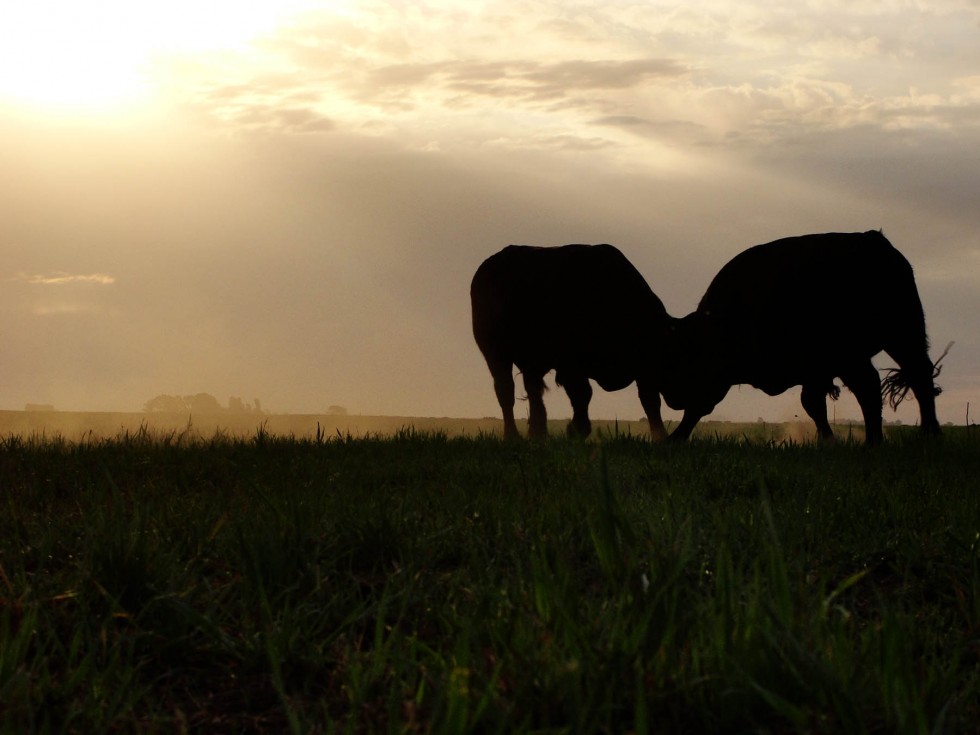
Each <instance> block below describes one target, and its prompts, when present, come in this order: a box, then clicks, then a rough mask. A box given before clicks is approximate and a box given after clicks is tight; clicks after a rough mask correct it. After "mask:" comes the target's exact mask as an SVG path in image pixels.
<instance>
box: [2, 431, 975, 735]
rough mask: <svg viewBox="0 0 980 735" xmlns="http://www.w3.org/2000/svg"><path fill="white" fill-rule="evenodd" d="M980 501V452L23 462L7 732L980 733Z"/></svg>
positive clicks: (720, 442)
mask: <svg viewBox="0 0 980 735" xmlns="http://www.w3.org/2000/svg"><path fill="white" fill-rule="evenodd" d="M739 437H742V438H739ZM978 478H980V434H977V433H974V432H973V431H972V430H968V429H966V428H960V429H949V430H947V432H946V434H945V436H944V438H943V439H942V440H941V441H923V440H922V439H920V438H919V437H918V435H917V434H916V433H915V432H914V431H912V430H893V431H892V432H891V434H890V435H889V440H888V441H887V442H886V445H885V446H882V447H880V448H877V449H874V450H868V449H866V448H865V447H863V446H861V445H858V444H850V443H847V442H843V443H841V444H839V445H837V446H833V447H820V446H812V445H808V444H802V445H801V444H794V443H792V442H789V441H784V440H779V439H776V438H774V437H773V436H766V435H764V434H763V435H760V436H759V437H757V438H755V439H751V438H745V436H744V432H743V434H737V433H736V434H734V435H733V437H732V438H711V437H705V438H702V439H701V440H700V441H695V442H693V443H691V444H689V445H684V446H653V445H650V444H649V443H648V442H646V441H645V440H644V439H642V438H636V437H635V436H629V435H627V434H625V433H623V432H620V434H619V435H618V436H615V435H612V434H609V433H606V434H605V435H604V436H603V437H601V438H600V439H599V440H598V441H592V442H574V441H568V440H565V439H563V438H562V439H554V440H551V441H548V442H544V443H538V444H534V443H527V442H519V443H505V442H502V441H499V440H497V439H494V438H490V437H485V436H482V437H481V436H467V437H458V438H457V437H449V436H447V435H445V434H438V433H435V434H433V433H420V432H416V431H413V430H403V431H396V432H395V433H393V434H391V435H390V436H385V437H371V436H368V437H360V438H358V437H354V436H347V435H338V434H336V433H333V434H331V435H325V434H324V432H322V431H321V432H320V433H319V434H316V433H314V434H312V435H309V436H298V437H297V436H293V437H289V436H279V435H276V434H272V433H269V432H267V431H264V430H258V431H256V432H254V433H253V434H252V435H251V436H247V437H230V436H221V435H218V436H215V437H212V438H200V437H191V436H189V435H187V434H185V433H181V432H177V431H172V432H169V433H168V432H162V433H154V432H151V431H149V430H145V429H144V430H136V431H133V432H128V433H122V434H120V435H118V436H115V437H112V438H96V437H94V436H90V437H89V438H88V439H87V440H82V441H65V440H60V439H58V438H56V437H54V438H51V437H49V438H41V437H38V436H36V435H35V436H33V437H32V436H23V435H13V434H9V435H7V438H6V439H4V440H0V493H2V495H0V498H2V503H3V509H2V512H0V727H2V729H3V731H4V732H80V733H81V732H106V731H112V732H137V731H138V732H167V733H169V732H180V731H185V730H186V731H198V732H283V731H287V732H288V731H292V732H297V733H299V732H358V733H359V732H514V731H545V732H577V733H578V732H581V733H596V732H610V733H622V732H629V731H633V732H640V733H642V732H718V733H731V732H771V733H792V732H800V733H806V732H813V733H825V732H854V733H861V732H868V733H874V732H889V733H891V732H897V733H905V732H908V733H932V732H948V733H974V732H977V731H978V725H977V723H978V722H980V492H978V489H980V487H978V484H980V479H978Z"/></svg>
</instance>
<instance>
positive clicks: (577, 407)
mask: <svg viewBox="0 0 980 735" xmlns="http://www.w3.org/2000/svg"><path fill="white" fill-rule="evenodd" d="M556 381H557V377H556ZM561 381H562V382H561V385H562V387H563V388H564V389H565V393H566V394H567V395H568V400H570V401H571V402H572V420H571V421H570V422H569V423H568V429H567V431H568V435H569V436H581V437H583V438H584V437H587V436H588V435H589V434H591V433H592V422H591V421H590V420H589V402H590V401H591V400H592V384H591V383H590V382H589V379H588V378H571V379H570V378H568V376H566V375H562V377H561Z"/></svg>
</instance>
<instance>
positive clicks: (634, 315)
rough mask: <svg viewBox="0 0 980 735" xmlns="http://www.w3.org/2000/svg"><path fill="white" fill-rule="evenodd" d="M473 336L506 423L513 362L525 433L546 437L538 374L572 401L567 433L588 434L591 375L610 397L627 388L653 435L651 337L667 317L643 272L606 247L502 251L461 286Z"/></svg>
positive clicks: (510, 428) (659, 434) (507, 425)
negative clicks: (525, 408) (524, 406)
mask: <svg viewBox="0 0 980 735" xmlns="http://www.w3.org/2000/svg"><path fill="white" fill-rule="evenodd" d="M470 299H471V302H472V307H473V336H474V337H475V338H476V343H477V345H478V346H479V348H480V351H481V352H482V353H483V356H484V358H486V361H487V366H488V367H489V368H490V374H491V375H492V376H493V386H494V391H495V392H496V394H497V401H498V403H499V404H500V409H501V411H502V412H503V417H504V436H505V437H507V438H512V437H516V436H518V432H517V425H516V424H515V423H514V374H513V366H514V365H516V366H517V368H518V369H519V370H520V372H521V374H522V375H523V378H524V389H525V391H526V392H527V400H528V403H529V417H528V435H529V436H531V437H543V436H545V435H547V433H548V429H547V423H546V422H547V414H546V412H545V406H544V400H543V398H542V396H543V393H544V391H545V382H544V377H545V375H546V374H547V373H548V372H549V371H550V370H552V369H554V370H555V382H556V383H557V384H558V385H559V386H561V387H563V388H564V389H565V393H566V394H567V395H568V397H569V399H570V400H571V403H572V410H573V416H572V420H571V423H570V424H569V425H568V433H569V434H578V435H581V436H588V434H589V433H590V432H591V430H592V424H591V422H590V421H589V401H590V400H591V399H592V386H591V384H590V383H589V379H590V378H591V379H592V380H594V381H595V382H596V383H598V384H599V385H600V386H601V387H602V389H603V390H606V391H614V390H620V389H622V388H625V387H627V386H628V385H630V383H633V382H636V385H637V390H638V392H639V396H640V403H641V404H642V405H643V410H644V411H645V412H646V415H647V420H648V421H649V424H650V432H651V434H652V436H653V437H654V438H655V439H662V438H664V437H665V436H666V431H665V430H664V425H663V421H662V419H661V417H660V395H659V386H658V379H657V367H656V364H657V354H656V349H657V341H658V340H657V338H658V336H659V335H662V334H663V333H664V325H665V323H666V321H667V320H668V319H669V317H668V316H667V311H666V309H664V305H663V303H662V302H661V301H660V299H659V298H657V296H656V295H655V294H654V293H653V291H652V290H651V289H650V287H649V286H648V285H647V283H646V281H645V280H644V279H643V276H641V275H640V273H639V272H638V271H637V270H636V268H634V267H633V265H632V264H631V263H630V262H629V260H627V259H626V257H625V256H624V255H623V254H622V253H621V252H620V251H619V250H617V249H616V248H615V247H613V246H612V245H565V246H562V247H548V248H543V247H528V246H519V245H510V246H508V247H505V248H504V249H503V250H501V251H500V252H498V253H496V254H494V255H491V256H490V257H489V258H487V259H486V260H485V261H484V262H483V264H482V265H480V267H479V268H478V269H477V271H476V274H475V275H474V276H473V282H472V284H471V286H470Z"/></svg>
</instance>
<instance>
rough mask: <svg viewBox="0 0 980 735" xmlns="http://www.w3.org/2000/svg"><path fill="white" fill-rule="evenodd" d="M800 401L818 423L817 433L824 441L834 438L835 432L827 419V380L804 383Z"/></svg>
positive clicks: (814, 421) (830, 440)
mask: <svg viewBox="0 0 980 735" xmlns="http://www.w3.org/2000/svg"><path fill="white" fill-rule="evenodd" d="M800 403H802V404H803V410H804V411H806V412H807V415H808V416H809V417H810V418H811V419H813V423H815V424H816V425H817V434H819V435H820V439H821V440H822V441H824V442H832V441H833V440H834V432H833V431H832V430H831V428H830V422H829V421H827V382H826V381H823V382H820V381H817V382H807V383H804V384H803V391H802V393H801V394H800Z"/></svg>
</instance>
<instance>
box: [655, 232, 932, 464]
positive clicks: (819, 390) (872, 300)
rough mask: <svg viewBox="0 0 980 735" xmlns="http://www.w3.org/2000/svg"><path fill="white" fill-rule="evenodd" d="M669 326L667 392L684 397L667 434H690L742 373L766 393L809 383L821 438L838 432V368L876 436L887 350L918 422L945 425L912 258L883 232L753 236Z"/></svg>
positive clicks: (872, 439)
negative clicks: (831, 409) (881, 356)
mask: <svg viewBox="0 0 980 735" xmlns="http://www.w3.org/2000/svg"><path fill="white" fill-rule="evenodd" d="M669 331H670V332H671V333H670V335H669V336H668V339H667V340H666V345H665V349H666V355H665V357H666V358H667V362H666V366H667V367H666V370H667V374H666V375H664V379H663V382H662V384H661V392H662V393H663V395H664V399H665V401H666V402H667V404H668V405H669V406H671V407H672V408H675V409H684V418H683V420H682V421H681V423H680V425H679V426H678V427H677V429H676V430H675V431H674V432H673V434H672V435H671V438H672V439H679V440H683V439H686V438H687V437H688V436H689V435H690V433H691V431H692V430H693V429H694V426H695V425H696V424H697V422H698V421H699V420H700V419H701V417H702V416H705V415H707V414H709V413H711V411H712V410H713V409H714V407H715V406H716V405H717V404H718V403H719V402H720V401H721V400H722V398H724V397H725V394H726V393H727V392H728V389H729V388H730V387H731V386H733V385H738V384H742V383H747V384H749V385H752V386H755V387H756V388H759V389H761V390H763V391H765V392H766V393H768V394H769V395H777V394H779V393H782V392H783V391H785V390H787V389H788V388H790V387H792V386H795V385H800V386H802V388H803V390H802V396H801V401H802V403H803V408H804V409H805V410H806V412H807V413H808V414H809V415H810V417H811V418H812V419H813V420H814V422H816V424H817V430H818V431H819V433H820V436H821V438H823V439H831V438H832V437H833V434H832V432H831V429H830V424H829V423H828V422H827V402H826V396H827V395H828V394H829V395H831V397H833V398H836V397H837V394H838V393H839V389H838V388H837V387H836V386H835V385H834V379H835V378H838V377H839V378H841V379H842V380H843V381H844V384H845V385H846V386H847V387H848V388H850V390H851V392H853V393H854V395H855V397H856V398H857V400H858V403H859V404H860V406H861V411H862V412H863V414H864V424H865V436H866V441H867V442H868V443H870V444H875V443H877V442H879V441H881V438H882V432H881V404H882V393H883V391H882V383H881V380H880V379H879V375H878V371H877V369H876V368H875V366H874V365H873V364H872V362H871V358H872V357H873V356H874V355H876V354H878V353H879V352H881V351H882V350H884V351H885V352H887V353H888V354H889V355H890V356H891V358H892V359H893V360H895V362H896V363H898V365H899V369H898V370H896V371H893V372H892V375H891V376H890V377H889V378H888V379H887V380H886V382H885V385H886V390H885V391H884V392H885V393H886V394H887V395H888V396H889V397H890V398H891V400H892V404H893V406H894V405H896V404H897V401H898V400H901V397H902V396H904V395H905V393H907V391H908V390H909V389H910V388H911V390H912V391H913V392H914V393H915V397H916V399H917V400H918V402H919V410H920V412H921V423H922V429H923V430H924V431H925V432H927V433H930V434H938V433H939V422H938V421H937V420H936V405H935V396H936V395H938V393H939V389H938V388H936V386H935V385H934V383H933V378H934V377H935V373H934V369H935V366H934V365H933V363H932V361H930V359H929V355H928V341H927V339H926V329H925V317H924V316H923V312H922V303H921V302H920V300H919V293H918V291H917V289H916V286H915V279H914V278H913V275H912V267H911V266H910V265H909V263H908V261H907V260H906V259H905V258H904V256H902V254H901V253H899V252H898V251H897V250H896V249H895V248H894V247H892V245H891V243H889V242H888V240H887V239H885V236H884V235H882V234H881V233H880V232H865V233H852V234H837V233H831V234H825V235H807V236H804V237H792V238H787V239H784V240H777V241H776V242H771V243H768V244H766V245H758V246H756V247H753V248H749V249H748V250H746V251H745V252H743V253H741V254H739V255H737V256H735V257H734V258H733V259H732V260H731V261H729V263H728V264H727V265H726V266H725V267H724V268H722V269H721V271H719V273H718V275H716V276H715V278H714V280H713V281H712V282H711V285H710V286H708V290H707V292H706V293H705V294H704V297H703V298H702V299H701V303H700V304H699V305H698V308H697V310H696V311H695V312H694V313H693V314H690V315H688V316H687V317H685V318H684V319H681V320H679V321H678V322H677V323H676V325H675V326H674V327H673V328H671V329H669ZM936 372H938V370H937V371H936Z"/></svg>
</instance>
